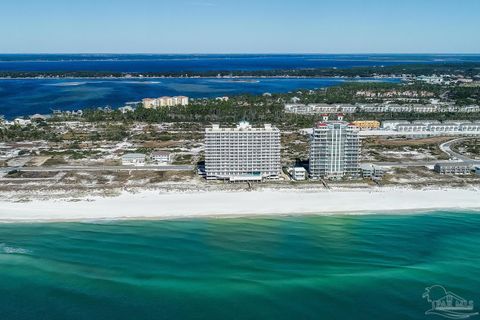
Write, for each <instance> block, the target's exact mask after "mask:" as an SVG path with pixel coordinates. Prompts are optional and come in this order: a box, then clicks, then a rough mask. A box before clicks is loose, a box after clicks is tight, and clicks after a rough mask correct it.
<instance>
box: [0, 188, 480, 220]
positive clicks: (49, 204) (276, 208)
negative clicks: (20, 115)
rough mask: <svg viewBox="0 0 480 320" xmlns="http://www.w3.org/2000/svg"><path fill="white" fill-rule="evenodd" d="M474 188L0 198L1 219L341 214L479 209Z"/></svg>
mask: <svg viewBox="0 0 480 320" xmlns="http://www.w3.org/2000/svg"><path fill="white" fill-rule="evenodd" d="M479 196H480V191H478V190H475V189H449V190H411V189H394V188H380V189H374V190H357V191H356V190H334V191H299V190H280V191H278V190H277V191H275V190H263V191H252V192H197V193H193V192H192V193H160V192H158V191H142V192H139V193H128V192H124V193H122V194H121V195H120V196H118V197H112V198H100V197H98V198H89V199H82V200H78V201H66V200H47V201H41V200H35V201H30V202H8V201H2V200H0V221H3V222H21V221H52V220H53V221H63V220H90V219H91V220H101V219H107V220H109V219H166V218H183V217H205V216H253V215H296V214H319V215H321V214H334V213H336V214H340V213H349V214H355V213H388V212H391V213H393V212H401V211H404V212H405V211H428V210H434V209H480V197H479Z"/></svg>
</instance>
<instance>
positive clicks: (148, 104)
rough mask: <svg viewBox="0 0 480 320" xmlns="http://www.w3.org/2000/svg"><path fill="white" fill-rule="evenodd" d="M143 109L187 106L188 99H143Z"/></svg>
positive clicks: (179, 97)
mask: <svg viewBox="0 0 480 320" xmlns="http://www.w3.org/2000/svg"><path fill="white" fill-rule="evenodd" d="M142 103H143V107H144V108H147V109H152V108H153V109H154V108H158V107H173V106H187V105H188V97H184V96H178V97H160V98H156V99H152V98H145V99H143V100H142Z"/></svg>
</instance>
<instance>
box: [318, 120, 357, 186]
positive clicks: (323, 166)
mask: <svg viewBox="0 0 480 320" xmlns="http://www.w3.org/2000/svg"><path fill="white" fill-rule="evenodd" d="M358 132H359V129H358V128H357V127H355V126H354V125H352V124H350V123H347V122H345V121H343V115H341V114H340V115H338V120H336V121H329V120H328V116H327V115H324V116H323V121H321V122H318V123H317V125H316V126H315V127H314V128H313V133H312V135H311V137H310V177H311V178H312V179H319V178H327V179H339V178H342V177H344V176H351V177H355V176H357V175H358V171H359V169H358V160H359V156H360V140H359V136H358Z"/></svg>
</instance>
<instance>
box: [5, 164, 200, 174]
mask: <svg viewBox="0 0 480 320" xmlns="http://www.w3.org/2000/svg"><path fill="white" fill-rule="evenodd" d="M11 169H18V170H21V171H36V172H38V171H192V170H193V169H194V166H192V165H172V166H145V167H133V166H51V167H21V168H11Z"/></svg>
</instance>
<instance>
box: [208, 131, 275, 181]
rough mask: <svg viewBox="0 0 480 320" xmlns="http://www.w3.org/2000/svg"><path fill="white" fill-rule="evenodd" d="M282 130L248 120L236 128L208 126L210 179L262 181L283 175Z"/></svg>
mask: <svg viewBox="0 0 480 320" xmlns="http://www.w3.org/2000/svg"><path fill="white" fill-rule="evenodd" d="M280 170H281V167H280V130H278V129H277V128H275V127H272V126H271V125H269V124H265V125H264V127H263V128H253V127H252V126H251V125H250V124H249V123H248V122H242V123H240V124H239V125H238V126H237V127H236V128H220V126H219V125H213V126H212V127H210V128H207V129H205V172H206V176H207V179H224V180H229V181H232V182H234V181H262V180H264V179H278V177H279V176H280Z"/></svg>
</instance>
